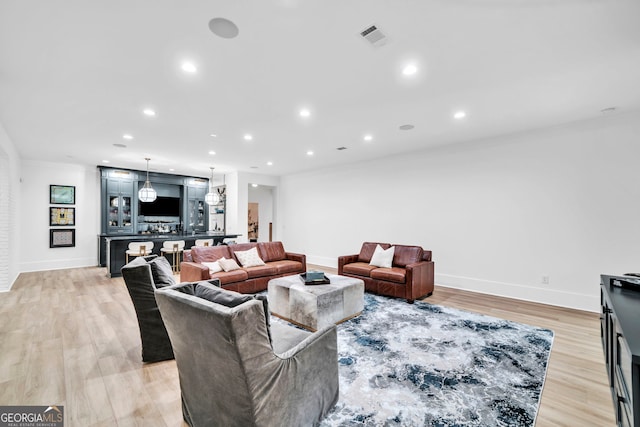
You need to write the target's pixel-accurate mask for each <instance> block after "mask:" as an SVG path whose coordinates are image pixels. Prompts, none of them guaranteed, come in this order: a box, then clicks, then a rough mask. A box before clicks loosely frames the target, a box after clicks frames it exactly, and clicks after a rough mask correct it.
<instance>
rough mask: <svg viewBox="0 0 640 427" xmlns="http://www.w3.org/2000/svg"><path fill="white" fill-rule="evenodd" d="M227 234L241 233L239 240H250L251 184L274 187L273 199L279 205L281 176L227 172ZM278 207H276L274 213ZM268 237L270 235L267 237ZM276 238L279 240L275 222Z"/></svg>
mask: <svg viewBox="0 0 640 427" xmlns="http://www.w3.org/2000/svg"><path fill="white" fill-rule="evenodd" d="M226 179H227V217H226V218H227V234H236V233H237V234H240V237H239V238H238V239H237V241H238V242H248V241H249V239H248V238H247V234H248V231H249V230H248V226H247V225H248V224H247V223H248V221H249V215H248V210H249V186H250V185H251V184H258V185H260V186H268V187H271V188H272V192H273V200H274V203H275V204H276V206H277V200H278V185H279V183H280V177H277V176H270V175H262V174H255V173H246V172H238V173H234V174H227V175H226ZM276 212H277V209H274V215H275V214H276ZM267 239H268V237H267ZM273 239H274V240H278V238H277V232H276V230H275V224H274V237H273Z"/></svg>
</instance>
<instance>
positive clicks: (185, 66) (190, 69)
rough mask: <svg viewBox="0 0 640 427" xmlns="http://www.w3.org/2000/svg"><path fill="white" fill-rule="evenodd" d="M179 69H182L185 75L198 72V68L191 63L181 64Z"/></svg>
mask: <svg viewBox="0 0 640 427" xmlns="http://www.w3.org/2000/svg"><path fill="white" fill-rule="evenodd" d="M180 68H182V71H184V72H185V73H191V74H193V73H197V72H198V68H197V67H196V64H194V63H193V62H183V63H182V65H181V66H180Z"/></svg>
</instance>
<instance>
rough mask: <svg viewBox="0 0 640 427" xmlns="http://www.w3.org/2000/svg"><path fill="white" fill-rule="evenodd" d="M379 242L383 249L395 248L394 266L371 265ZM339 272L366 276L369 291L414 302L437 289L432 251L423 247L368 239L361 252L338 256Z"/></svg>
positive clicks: (366, 288)
mask: <svg viewBox="0 0 640 427" xmlns="http://www.w3.org/2000/svg"><path fill="white" fill-rule="evenodd" d="M377 245H380V247H381V248H382V249H389V248H390V247H391V246H394V247H395V248H394V254H393V263H392V265H391V267H388V268H387V267H377V266H374V265H370V264H369V263H370V262H371V258H372V256H373V253H374V251H375V249H376V246H377ZM338 274H339V275H342V276H350V277H357V278H358V279H362V280H363V281H364V287H365V290H366V291H367V292H372V293H374V294H380V295H386V296H392V297H396V298H405V299H406V300H407V302H408V303H410V304H411V303H413V301H414V300H416V299H419V298H422V297H425V296H429V295H431V294H432V293H433V288H434V264H433V261H432V260H431V251H425V250H424V249H422V248H421V247H420V246H408V245H390V244H389V243H377V242H364V243H363V244H362V248H361V249H360V253H359V254H355V255H344V256H341V257H338Z"/></svg>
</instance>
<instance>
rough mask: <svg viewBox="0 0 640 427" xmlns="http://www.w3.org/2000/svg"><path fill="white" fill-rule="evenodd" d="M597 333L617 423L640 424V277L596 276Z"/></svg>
mask: <svg viewBox="0 0 640 427" xmlns="http://www.w3.org/2000/svg"><path fill="white" fill-rule="evenodd" d="M600 302H601V313H600V314H601V315H600V334H601V337H602V346H603V350H604V357H605V364H606V367H607V375H608V376H609V384H610V386H611V395H612V397H613V405H614V409H615V415H616V422H617V425H618V426H623V427H627V426H630V427H640V278H635V277H630V276H607V275H601V276H600Z"/></svg>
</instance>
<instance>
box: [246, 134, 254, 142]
mask: <svg viewBox="0 0 640 427" xmlns="http://www.w3.org/2000/svg"><path fill="white" fill-rule="evenodd" d="M252 139H253V136H252V135H251V134H248V133H247V134H245V135H244V140H245V141H251V140H252Z"/></svg>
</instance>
